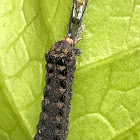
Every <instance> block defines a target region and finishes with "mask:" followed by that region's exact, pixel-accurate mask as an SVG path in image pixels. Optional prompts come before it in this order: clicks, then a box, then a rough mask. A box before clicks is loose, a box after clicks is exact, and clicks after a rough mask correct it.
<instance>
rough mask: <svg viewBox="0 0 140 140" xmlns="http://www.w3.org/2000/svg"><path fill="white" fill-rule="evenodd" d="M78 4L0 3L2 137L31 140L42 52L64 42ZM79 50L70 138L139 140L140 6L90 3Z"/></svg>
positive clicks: (135, 3) (38, 106)
mask: <svg viewBox="0 0 140 140" xmlns="http://www.w3.org/2000/svg"><path fill="white" fill-rule="evenodd" d="M71 3H72V1H66V0H65V1H60V0H55V1H51V0H49V1H46V0H42V1H39V0H23V1H21V0H19V1H16V0H1V1H0V60H1V61H0V106H1V107H0V114H1V115H0V138H1V139H3V140H25V139H26V140H31V139H33V137H34V135H35V133H36V124H37V122H38V119H39V113H40V111H41V100H42V98H43V96H42V95H43V88H44V85H45V80H44V79H45V78H44V77H45V74H46V71H45V60H44V54H45V52H46V51H48V50H49V48H50V47H51V46H52V44H54V43H55V42H56V41H58V40H60V39H61V38H64V36H65V34H66V28H67V23H68V20H69V15H70V9H71ZM83 24H86V29H85V31H84V33H83V34H81V37H82V38H83V39H82V40H81V41H80V42H79V43H77V45H76V47H77V48H80V49H81V51H82V55H81V56H79V57H77V70H76V72H75V82H74V85H73V98H72V101H71V106H72V107H71V112H70V125H69V128H70V132H69V136H68V138H67V139H68V140H93V139H95V140H140V86H139V84H140V1H139V0H129V1H128V0H124V1H118V0H106V1H102V0H98V1H97V0H89V2H88V7H87V10H86V12H85V15H84V19H83Z"/></svg>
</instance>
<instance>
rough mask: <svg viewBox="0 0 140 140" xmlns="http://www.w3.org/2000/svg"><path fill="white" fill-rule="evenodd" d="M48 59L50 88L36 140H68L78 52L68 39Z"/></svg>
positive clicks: (60, 42)
mask: <svg viewBox="0 0 140 140" xmlns="http://www.w3.org/2000/svg"><path fill="white" fill-rule="evenodd" d="M45 59H46V62H47V64H46V70H47V75H46V86H45V88H44V99H43V101H42V112H41V114H40V121H39V123H38V126H37V134H36V136H35V140H65V139H66V137H67V135H68V123H69V117H68V115H69V112H70V106H71V105H70V100H71V98H72V84H73V82H74V71H75V70H76V60H75V51H74V48H73V45H72V44H71V43H70V42H68V41H67V39H64V40H61V41H58V42H57V43H55V44H54V45H53V46H52V47H51V49H50V50H49V52H48V53H46V55H45Z"/></svg>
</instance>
